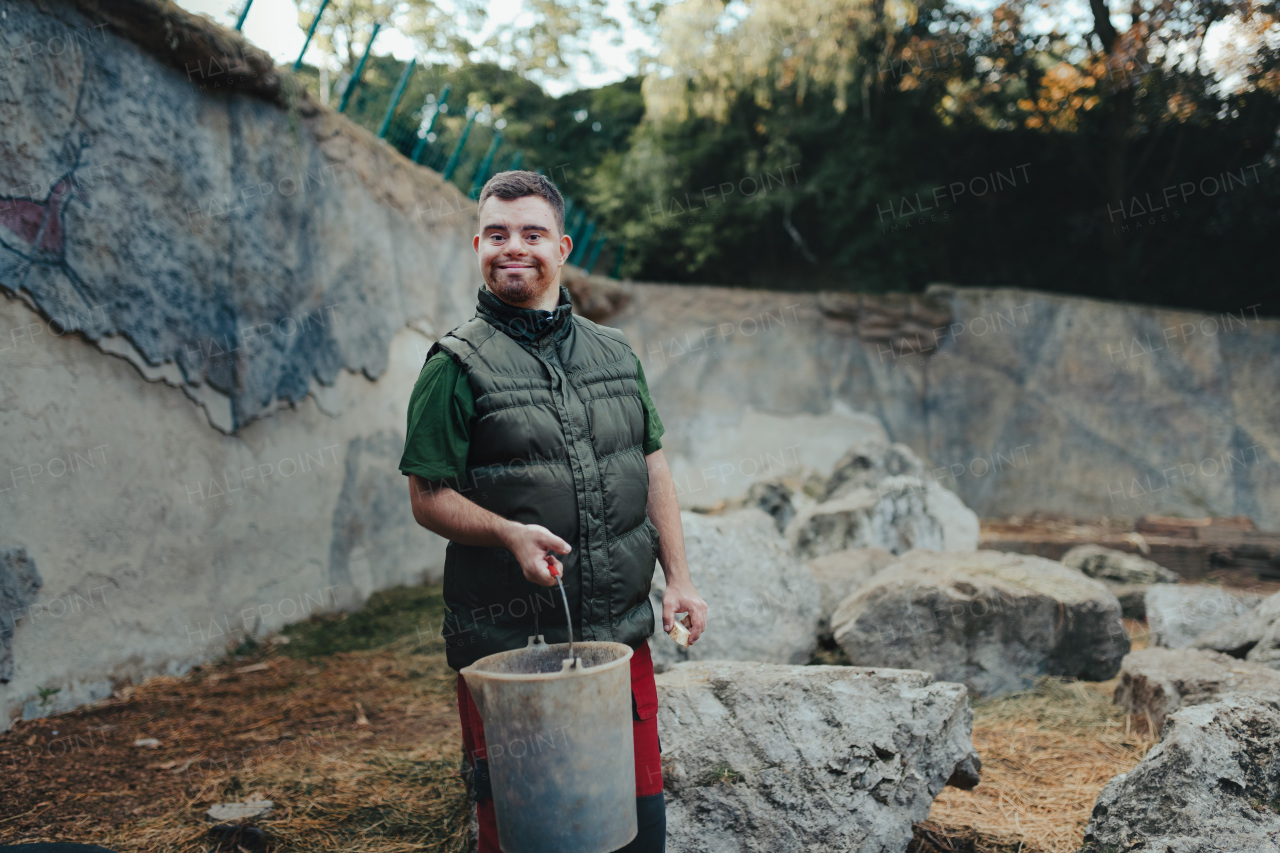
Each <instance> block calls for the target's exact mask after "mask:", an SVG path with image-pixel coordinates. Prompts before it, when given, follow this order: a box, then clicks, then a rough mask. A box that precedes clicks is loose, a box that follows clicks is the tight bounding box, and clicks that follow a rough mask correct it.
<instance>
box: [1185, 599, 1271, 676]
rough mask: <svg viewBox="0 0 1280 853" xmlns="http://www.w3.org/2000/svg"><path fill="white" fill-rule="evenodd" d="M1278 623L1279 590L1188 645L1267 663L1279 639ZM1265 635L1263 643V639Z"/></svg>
mask: <svg viewBox="0 0 1280 853" xmlns="http://www.w3.org/2000/svg"><path fill="white" fill-rule="evenodd" d="M1277 624H1280V593H1276V594H1275V595H1272V596H1270V597H1269V598H1266V599H1263V601H1262V603H1260V604H1259V605H1258V606H1257V607H1254V608H1253V609H1251V610H1248V611H1247V612H1245V613H1243V614H1242V615H1240V616H1237V617H1235V618H1234V619H1232V620H1231V621H1229V622H1225V623H1223V624H1221V625H1219V626H1218V627H1216V628H1214V629H1212V630H1210V631H1206V632H1205V633H1204V634H1202V635H1200V636H1199V637H1197V638H1196V639H1195V640H1194V641H1193V642H1192V643H1191V645H1192V646H1193V647H1195V648H1197V649H1213V650H1214V651H1219V652H1225V653H1226V654H1229V655H1232V656H1233V657H1240V658H1243V657H1248V658H1249V659H1250V660H1255V661H1259V662H1262V663H1267V664H1268V665H1271V664H1270V661H1271V660H1272V659H1273V658H1274V657H1275V656H1276V648H1277V646H1280V642H1278V641H1277V638H1276V637H1275V633H1276V625H1277ZM1264 638H1265V639H1266V643H1264V642H1263V640H1264Z"/></svg>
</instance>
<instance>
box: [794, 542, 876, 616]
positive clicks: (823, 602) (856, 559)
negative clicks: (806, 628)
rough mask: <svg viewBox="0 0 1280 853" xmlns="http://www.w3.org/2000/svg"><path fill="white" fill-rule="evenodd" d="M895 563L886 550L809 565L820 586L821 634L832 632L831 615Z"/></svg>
mask: <svg viewBox="0 0 1280 853" xmlns="http://www.w3.org/2000/svg"><path fill="white" fill-rule="evenodd" d="M893 561H894V556H893V554H891V553H889V552H888V551H886V550H885V549H883V548H874V547H873V548H849V549H847V550H844V551H836V552H835V553H834V554H827V555H825V556H822V557H815V558H814V559H812V560H810V561H809V562H807V563H805V567H806V568H808V570H809V574H811V575H813V579H814V580H815V581H816V582H817V584H818V607H819V611H818V614H819V620H818V633H819V634H820V635H821V634H829V633H830V632H831V615H832V614H833V613H835V612H836V608H837V607H839V606H840V602H842V601H844V600H845V599H846V598H848V597H849V596H850V595H852V594H853V593H855V592H857V591H858V590H859V589H860V588H862V587H863V586H865V585H866V584H867V583H868V582H869V581H870V580H871V578H873V577H874V576H875V575H876V573H877V572H879V571H880V570H881V569H883V568H884V567H885V566H887V565H889V564H890V563H892V562H893Z"/></svg>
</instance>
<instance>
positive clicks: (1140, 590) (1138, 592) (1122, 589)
mask: <svg viewBox="0 0 1280 853" xmlns="http://www.w3.org/2000/svg"><path fill="white" fill-rule="evenodd" d="M1103 584H1105V585H1106V587H1107V589H1109V590H1111V594H1112V595H1114V596H1115V597H1116V598H1117V599H1119V601H1120V610H1121V612H1122V613H1124V615H1125V618H1126V619H1146V618H1147V590H1149V589H1151V584H1146V583H1113V582H1111V581H1103Z"/></svg>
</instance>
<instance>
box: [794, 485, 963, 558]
mask: <svg viewBox="0 0 1280 853" xmlns="http://www.w3.org/2000/svg"><path fill="white" fill-rule="evenodd" d="M786 536H787V540H788V541H789V542H790V543H791V546H792V547H793V548H794V549H795V551H796V553H797V554H799V555H800V556H801V557H802V558H804V559H812V558H813V557H820V556H823V555H824V554H831V553H834V552H836V551H843V550H846V549H848V548H870V547H880V548H885V549H887V550H889V551H892V552H893V553H895V554H901V553H903V552H905V551H909V550H911V549H912V548H927V549H929V550H934V551H973V550H974V549H975V548H977V547H978V517H977V516H976V515H975V514H974V513H973V511H972V510H970V509H969V508H968V507H966V506H965V505H964V503H963V502H961V500H960V498H958V497H957V496H956V494H955V493H954V492H951V491H948V490H947V489H945V488H943V487H942V486H941V485H939V484H938V483H937V481H935V480H922V479H920V478H918V477H910V476H895V477H887V478H885V479H884V480H881V481H880V482H879V483H878V484H876V486H875V487H874V488H872V487H866V486H863V487H858V488H853V489H851V490H849V491H846V492H842V493H841V494H840V496H839V497H835V498H831V499H830V500H826V501H823V502H822V503H819V504H812V505H809V506H806V507H804V508H803V509H801V510H799V511H798V512H797V513H796V515H795V517H794V518H793V519H792V520H791V523H790V524H788V525H787V529H786Z"/></svg>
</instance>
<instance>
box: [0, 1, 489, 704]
mask: <svg viewBox="0 0 1280 853" xmlns="http://www.w3.org/2000/svg"><path fill="white" fill-rule="evenodd" d="M3 8H4V12H5V27H4V32H3V36H2V38H3V40H4V42H5V43H4V45H2V46H0V61H3V63H4V72H5V73H4V74H2V75H0V99H3V100H4V101H5V102H6V103H7V104H9V105H10V106H9V107H6V109H5V116H6V118H5V121H4V122H3V124H2V125H0V293H2V294H3V296H4V297H5V298H3V299H0V434H3V436H4V440H3V443H2V444H0V455H2V457H3V459H2V460H0V549H11V550H6V551H4V553H6V554H9V553H19V552H22V554H23V560H24V561H25V562H24V563H23V564H24V565H26V566H27V569H25V570H24V572H25V573H24V575H23V577H21V578H19V577H17V575H16V574H15V572H16V569H14V568H12V566H13V565H17V563H14V562H13V561H0V575H2V577H0V589H8V590H9V591H10V593H11V594H8V595H0V601H3V602H5V605H4V607H3V608H2V609H3V612H0V621H3V622H4V623H5V624H6V630H5V632H3V633H0V640H3V642H0V657H4V658H7V662H6V663H5V664H4V668H0V729H3V728H5V727H7V725H8V724H9V721H10V718H11V717H12V716H16V715H18V714H25V715H27V716H31V715H35V714H39V713H41V712H43V711H46V710H59V709H66V708H70V707H73V706H75V705H77V704H80V703H83V702H85V701H89V700H92V699H96V698H100V697H102V696H104V695H107V694H108V693H109V692H110V690H111V689H112V685H113V684H114V683H116V682H118V681H119V680H120V679H123V678H140V677H145V676H147V675H150V674H154V673H175V672H182V671H185V670H186V669H187V668H189V667H190V665H191V664H192V663H194V662H196V661H200V660H204V659H207V658H208V657H210V656H216V655H217V654H220V653H221V652H222V650H223V649H224V648H225V647H226V646H227V645H228V644H232V645H234V644H235V643H236V642H238V641H239V640H241V639H243V638H244V637H246V636H249V635H256V636H262V635H265V634H267V633H269V632H270V631H272V630H275V629H278V628H279V627H280V626H282V625H283V624H285V623H287V622H291V621H296V620H297V619H299V618H304V617H305V616H306V615H307V614H308V613H310V612H315V611H317V610H333V609H335V608H344V607H353V606H356V605H357V604H358V603H359V602H361V601H362V600H363V599H364V598H365V597H366V596H367V595H368V594H369V593H370V592H371V591H373V590H376V589H379V588H383V587H386V586H390V585H394V584H396V583H404V582H414V581H419V580H422V579H424V578H429V577H438V576H439V569H440V566H441V563H442V560H443V542H442V540H440V539H439V538H438V537H435V536H432V535H431V534H429V533H427V532H426V531H423V530H422V529H421V528H419V527H417V525H416V524H415V523H414V522H413V519H412V516H411V514H410V512H409V507H408V500H407V498H408V487H407V485H406V481H405V478H404V477H403V476H402V475H401V474H400V473H399V472H398V471H397V470H396V463H397V462H398V460H399V457H400V452H401V450H402V447H403V442H404V422H405V403H406V401H407V398H408V392H409V389H410V388H411V387H412V385H413V382H414V379H415V378H416V376H417V372H418V369H419V368H420V367H421V364H422V361H423V358H424V356H425V354H426V350H427V348H428V347H429V346H430V344H431V342H432V341H433V340H434V339H435V337H436V336H437V335H438V334H439V333H441V332H443V331H446V330H448V329H449V328H451V327H453V326H454V325H456V324H457V323H460V322H462V321H463V320H465V319H466V318H468V317H470V316H471V315H472V313H473V310H474V305H475V291H476V288H477V286H478V284H479V278H478V274H477V273H476V272H475V260H474V255H473V253H472V251H471V248H470V236H471V234H472V233H474V218H473V216H472V215H471V213H470V210H471V204H470V203H469V202H467V201H466V199H465V198H464V197H463V196H462V195H461V194H460V193H458V192H457V191H456V190H455V189H454V188H453V187H452V186H447V185H444V184H443V182H442V181H441V180H440V178H439V177H438V176H437V175H435V174H434V173H431V172H429V171H428V170H425V169H421V168H419V167H416V166H413V165H411V164H409V163H408V162H407V161H405V160H404V159H403V158H402V157H400V156H399V155H397V154H395V153H393V152H391V151H390V150H389V149H388V148H387V147H386V146H384V145H383V144H382V143H380V142H378V141H377V140H376V139H374V138H372V136H370V135H369V134H367V133H365V132H364V131H361V130H359V129H358V128H354V127H352V126H350V125H349V123H347V122H346V121H345V120H344V119H341V118H339V117H336V116H334V115H333V114H331V113H329V112H327V111H324V110H319V109H316V108H315V107H314V105H308V104H306V103H305V102H304V103H302V104H301V107H299V108H297V109H294V110H292V111H290V110H286V109H282V108H281V107H280V106H279V105H278V104H277V103H273V102H272V101H271V100H270V99H268V98H264V97H262V96H260V94H253V93H235V92H230V93H229V92H227V91H226V90H225V89H223V88H222V87H220V86H214V85H212V83H213V82H214V81H215V80H216V79H217V78H216V76H215V77H212V78H211V77H210V76H209V73H210V72H209V69H210V68H212V67H213V66H211V65H210V63H209V58H210V57H209V53H210V50H211V48H210V47H209V45H208V44H207V43H205V42H199V43H197V42H196V41H191V42H190V43H189V44H187V45H186V49H188V50H189V53H187V54H183V52H182V51H183V44H178V46H177V48H173V45H168V46H169V47H170V48H173V51H174V55H173V56H170V57H169V58H168V60H169V61H166V62H162V61H160V60H158V59H156V58H155V57H153V56H152V55H151V54H150V53H149V52H147V51H144V50H141V49H139V47H137V45H136V44H135V43H134V41H133V40H132V38H133V37H136V36H137V33H133V32H128V31H124V30H122V29H120V28H119V27H118V26H116V25H114V24H107V25H104V24H103V23H102V22H101V20H99V19H97V18H94V17H88V16H86V15H85V14H84V13H82V12H81V11H80V10H79V8H78V7H75V6H71V5H67V4H59V3H57V2H54V3H51V4H49V5H48V7H47V11H41V10H40V9H39V8H38V7H37V6H35V5H34V4H25V3H5V4H3ZM148 8H149V7H148ZM176 14H178V13H176ZM179 23H180V24H181V23H182V22H181V21H179ZM188 23H190V22H188ZM190 28H191V29H192V31H199V30H200V27H199V22H198V21H197V22H196V23H195V24H191V25H190ZM211 31H215V30H212V29H211ZM175 32H178V33H183V32H186V30H184V29H183V28H182V27H181V26H180V27H178V28H177V29H176V30H175ZM206 35H207V33H206ZM175 38H176V37H175ZM184 58H185V59H186V60H187V61H189V63H190V64H191V65H192V66H194V67H197V68H202V69H204V70H203V71H201V72H199V73H196V74H194V75H189V74H184V73H182V72H181V71H180V70H176V69H175V68H174V67H173V65H174V64H178V65H179V67H181V62H182V61H183V60H184ZM226 64H227V63H225V62H224V63H223V66H222V67H225V65H226ZM201 86H203V87H204V91H201ZM16 104H20V105H21V107H20V108H16V109H15V108H14V105H16ZM46 214H47V215H46ZM33 222H34V223H36V225H35V227H33V226H32V223H33ZM31 566H34V572H33V571H32V570H31V569H30V567H31ZM33 577H34V578H36V579H38V582H39V587H38V589H36V590H35V591H34V594H31V591H30V586H31V583H32V578H33ZM23 588H26V589H27V592H24V593H22V594H21V595H19V594H18V592H15V590H16V591H20V590H21V589H23ZM10 633H11V634H12V637H10V636H9V634H10ZM6 681H7V683H5V682H6ZM42 688H43V689H45V691H46V697H47V698H46V701H44V702H43V703H41V702H40V696H41V690H42ZM52 690H58V691H59V692H57V693H54V694H51V695H49V694H48V691H52Z"/></svg>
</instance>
